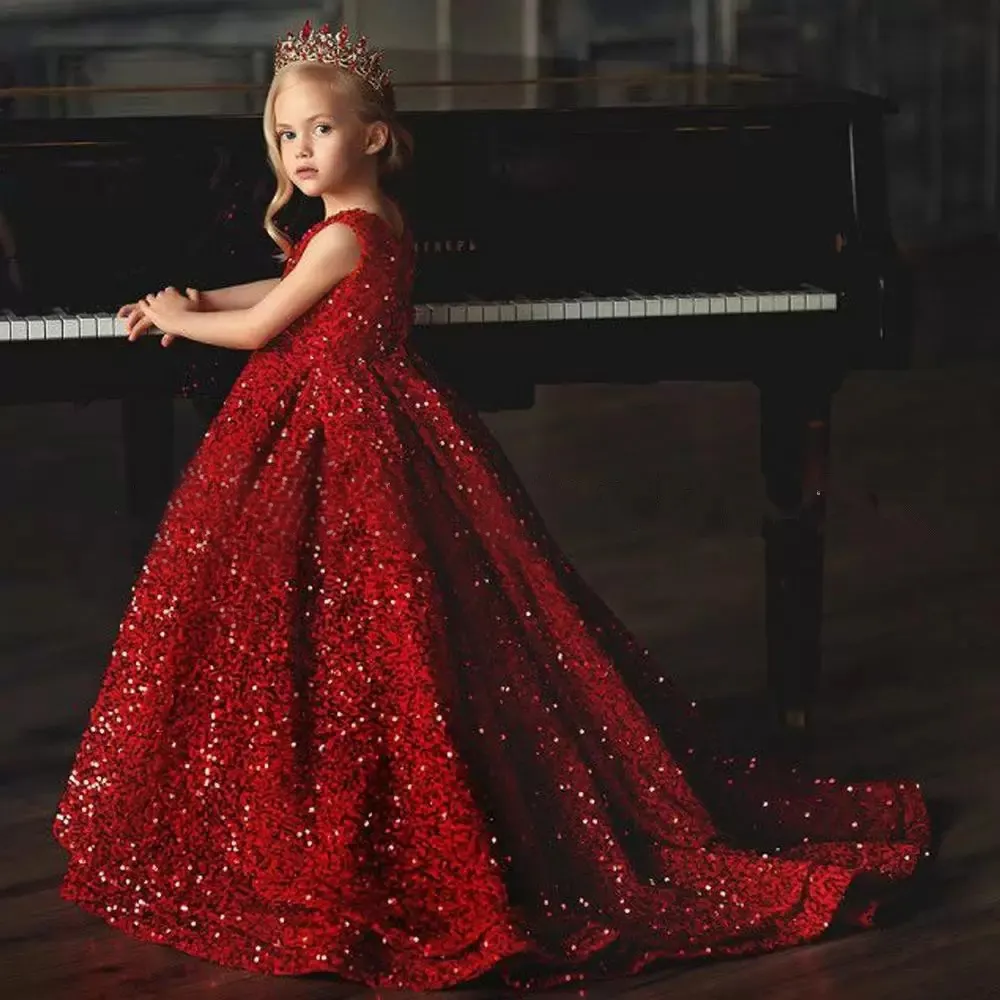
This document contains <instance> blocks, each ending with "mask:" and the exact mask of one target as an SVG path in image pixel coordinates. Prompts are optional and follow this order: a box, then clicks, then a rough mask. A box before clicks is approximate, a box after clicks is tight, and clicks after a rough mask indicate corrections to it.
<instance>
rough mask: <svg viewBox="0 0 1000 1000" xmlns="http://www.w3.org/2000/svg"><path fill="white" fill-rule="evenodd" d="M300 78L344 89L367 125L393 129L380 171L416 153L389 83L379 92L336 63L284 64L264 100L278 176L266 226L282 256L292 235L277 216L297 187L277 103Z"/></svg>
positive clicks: (395, 168) (402, 164) (405, 161)
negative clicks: (282, 145)
mask: <svg viewBox="0 0 1000 1000" xmlns="http://www.w3.org/2000/svg"><path fill="white" fill-rule="evenodd" d="M300 80H315V81H318V82H321V83H327V84H329V85H330V87H331V88H343V89H344V90H346V91H347V93H348V94H349V95H350V96H351V97H352V98H353V100H354V105H355V110H356V112H357V114H358V117H359V118H360V119H361V120H362V121H363V122H365V123H366V124H372V123H374V122H382V123H383V124H385V126H386V128H387V129H388V130H389V139H388V141H387V142H386V144H385V146H383V148H382V149H381V150H380V151H379V154H378V166H379V173H380V174H382V175H384V174H389V173H394V172H396V171H399V170H402V169H403V168H404V167H406V166H407V164H408V163H409V162H410V159H411V157H412V156H413V139H412V138H411V137H410V133H409V132H407V131H406V129H405V128H403V126H402V125H400V124H399V122H398V121H397V120H396V100H395V96H394V95H393V92H392V86H391V85H389V86H387V87H386V88H385V90H384V91H378V90H376V89H375V88H374V87H372V86H370V85H369V84H368V83H366V82H365V81H364V80H362V79H361V77H359V76H358V75H357V74H355V73H351V72H349V71H348V70H344V69H341V68H340V67H339V66H332V65H330V64H328V63H317V62H297V63H291V64H290V65H288V66H284V67H282V68H281V69H280V70H278V72H277V73H275V74H274V79H273V80H272V81H271V87H270V89H269V90H268V92H267V99H266V100H265V102H264V117H263V123H262V124H263V126H264V142H266V143H267V156H268V159H269V160H270V161H271V169H272V170H273V171H274V176H275V178H276V179H277V188H276V190H275V192H274V197H273V198H272V199H271V203H270V204H269V205H268V206H267V211H266V212H265V213H264V229H265V231H266V232H267V235H268V236H270V237H271V239H272V240H274V242H275V243H277V244H278V246H279V247H280V248H281V251H282V255H283V256H284V257H287V256H288V254H290V253H291V251H292V244H291V241H290V240H289V239H288V237H287V236H286V235H285V234H284V233H283V232H282V231H281V230H280V229H279V228H278V227H277V226H276V225H275V222H274V217H275V216H276V215H277V214H278V212H280V211H281V210H282V209H283V208H284V207H285V205H287V204H288V202H289V201H290V199H291V197H292V192H293V191H294V187H293V185H292V182H291V179H290V178H289V176H288V174H287V173H286V172H285V166H284V164H283V163H282V162H281V150H280V149H279V147H278V135H277V128H276V122H275V115H274V102H275V101H276V100H277V97H278V94H280V93H281V91H282V90H284V89H285V87H286V86H288V84H289V83H293V82H298V81H300Z"/></svg>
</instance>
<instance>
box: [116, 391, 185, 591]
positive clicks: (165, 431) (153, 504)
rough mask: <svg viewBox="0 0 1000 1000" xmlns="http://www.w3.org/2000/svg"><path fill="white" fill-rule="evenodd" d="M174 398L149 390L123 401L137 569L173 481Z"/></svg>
mask: <svg viewBox="0 0 1000 1000" xmlns="http://www.w3.org/2000/svg"><path fill="white" fill-rule="evenodd" d="M173 406H174V404H173V397H172V396H170V395H166V394H159V393H150V394H148V395H143V396H139V395H136V396H126V397H125V399H123V400H122V439H123V442H124V451H125V485H126V489H127V491H128V513H129V529H130V533H131V546H132V564H133V566H134V568H135V570H136V571H137V572H138V570H139V569H141V568H142V563H143V560H144V559H145V556H146V551H147V550H148V548H149V545H150V542H151V541H152V538H153V535H154V534H155V533H156V528H157V526H158V524H159V521H160V517H161V516H162V514H163V509H164V507H165V506H166V504H167V500H168V499H169V498H170V490H171V489H172V487H173V482H174V409H173Z"/></svg>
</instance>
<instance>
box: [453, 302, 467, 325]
mask: <svg viewBox="0 0 1000 1000" xmlns="http://www.w3.org/2000/svg"><path fill="white" fill-rule="evenodd" d="M468 315H469V309H468V306H466V304H465V303H464V302H449V303H448V323H449V325H457V324H458V323H465V322H466V321H467V317H468Z"/></svg>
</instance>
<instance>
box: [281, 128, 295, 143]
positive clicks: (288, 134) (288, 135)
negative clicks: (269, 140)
mask: <svg viewBox="0 0 1000 1000" xmlns="http://www.w3.org/2000/svg"><path fill="white" fill-rule="evenodd" d="M294 135H295V133H294V132H292V131H291V130H289V131H286V132H279V133H278V138H279V139H280V140H281V141H282V142H284V141H286V140H290V139H291V138H292V136H294Z"/></svg>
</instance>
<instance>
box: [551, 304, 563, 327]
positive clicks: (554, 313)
mask: <svg viewBox="0 0 1000 1000" xmlns="http://www.w3.org/2000/svg"><path fill="white" fill-rule="evenodd" d="M565 321H566V303H565V302H562V301H560V300H559V299H553V301H551V302H550V303H549V322H550V323H563V322H565Z"/></svg>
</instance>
